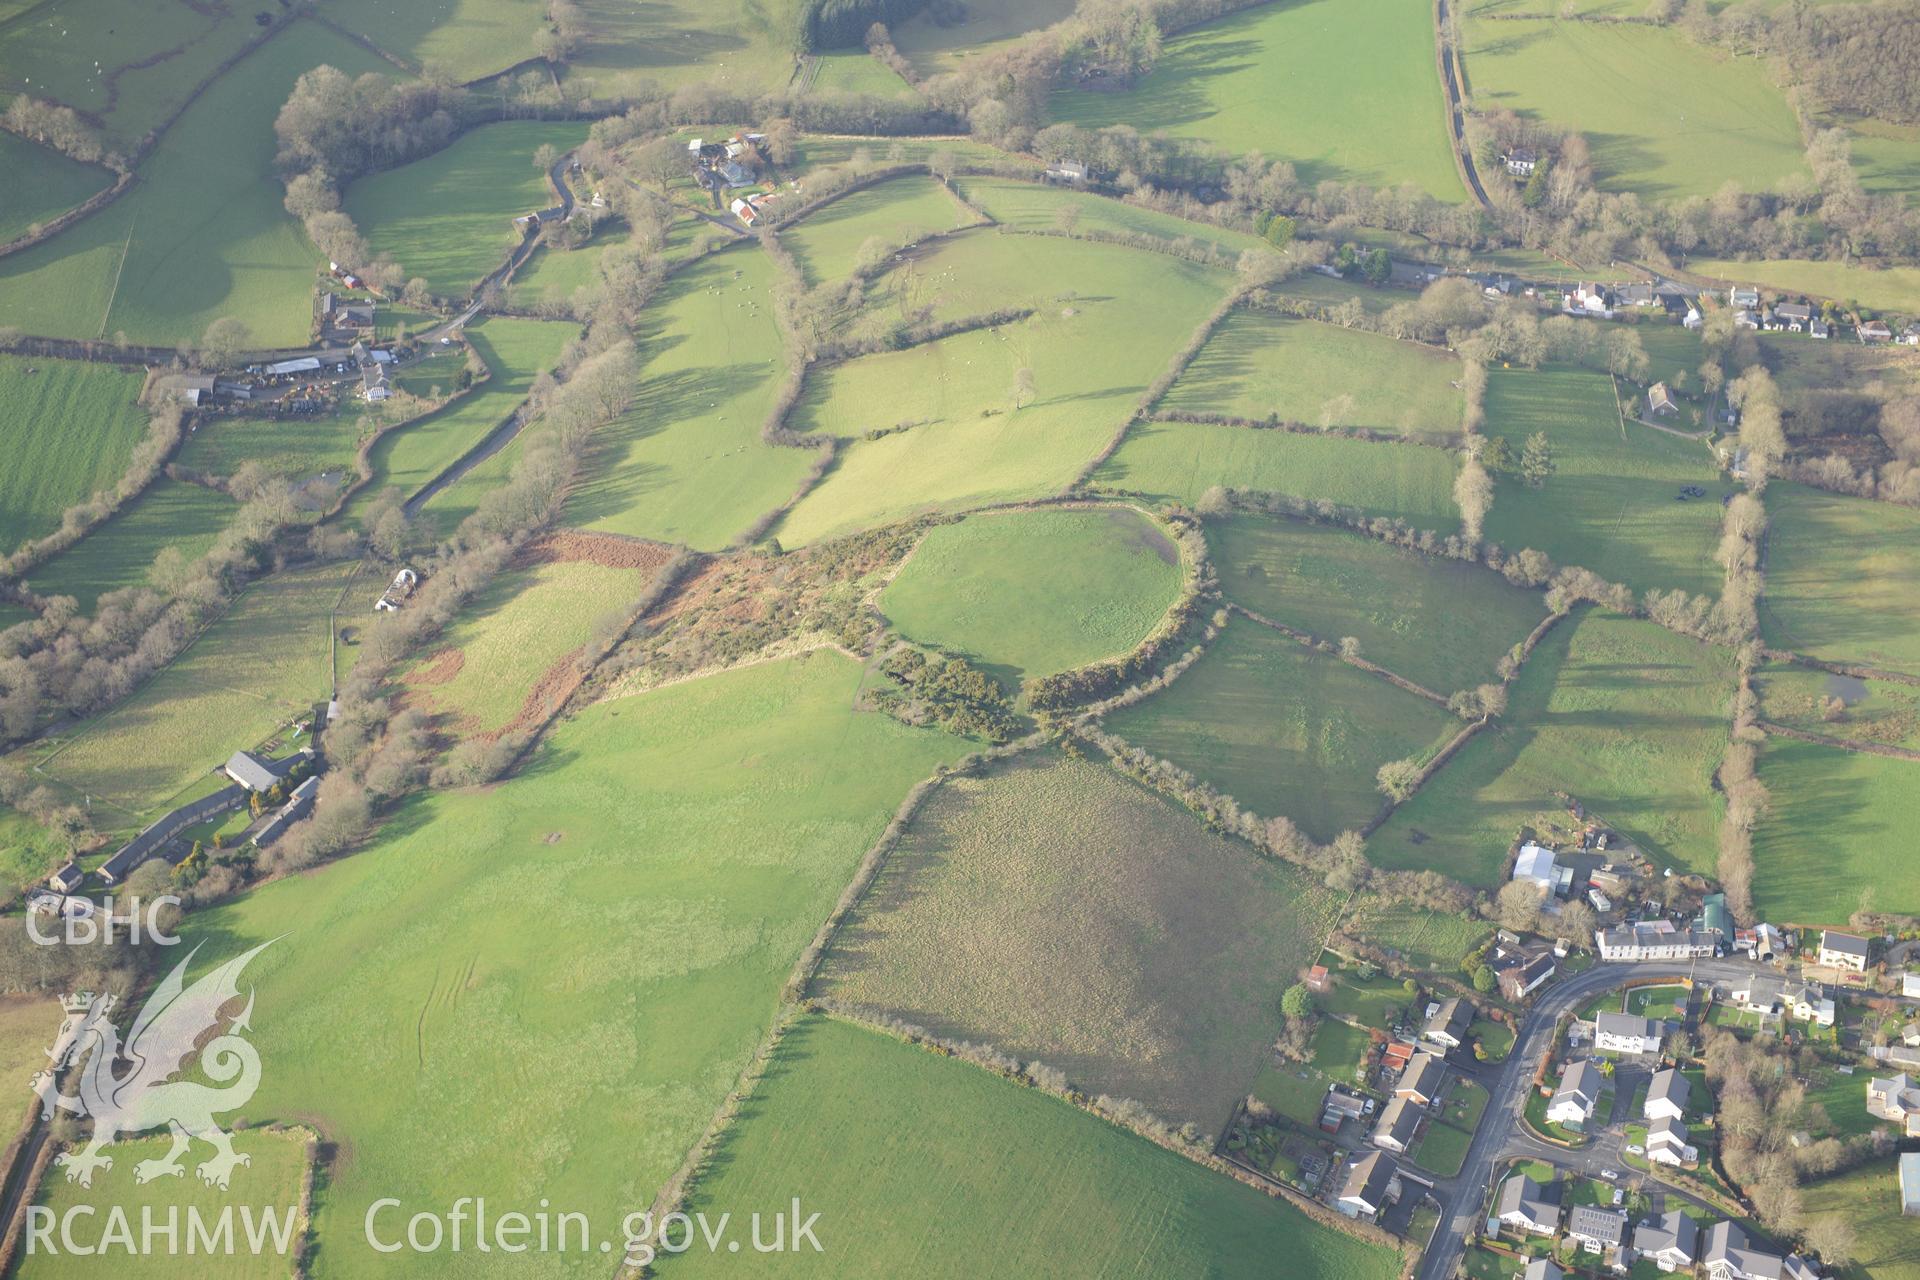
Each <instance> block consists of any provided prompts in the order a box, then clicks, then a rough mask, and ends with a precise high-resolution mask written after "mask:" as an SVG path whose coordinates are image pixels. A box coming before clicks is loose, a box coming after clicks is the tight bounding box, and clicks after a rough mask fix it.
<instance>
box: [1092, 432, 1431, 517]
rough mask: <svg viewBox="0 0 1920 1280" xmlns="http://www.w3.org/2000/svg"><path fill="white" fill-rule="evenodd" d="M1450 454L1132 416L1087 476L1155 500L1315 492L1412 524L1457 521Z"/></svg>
mask: <svg viewBox="0 0 1920 1280" xmlns="http://www.w3.org/2000/svg"><path fill="white" fill-rule="evenodd" d="M1453 475H1454V461H1453V458H1452V456H1451V455H1450V454H1448V453H1447V452H1445V451H1444V450H1441V449H1423V448H1419V447H1416V446H1413V445H1405V444H1392V443H1383V442H1378V441H1369V440H1349V439H1347V438H1345V437H1343V436H1319V435H1300V434H1296V433H1294V432H1291V431H1265V430H1255V429H1251V428H1247V427H1220V426H1210V425H1205V426H1203V425H1200V424H1197V423H1189V422H1140V423H1135V424H1134V425H1133V426H1132V427H1131V428H1129V429H1128V431H1127V438H1126V440H1125V441H1124V442H1123V443H1122V444H1121V446H1120V449H1119V452H1117V453H1115V454H1114V455H1113V457H1112V458H1111V459H1109V460H1108V461H1107V462H1106V464H1105V465H1104V466H1102V467H1101V468H1100V469H1099V470H1098V471H1097V472H1095V473H1094V481H1095V483H1097V484H1100V485H1104V486H1107V487H1109V488H1113V489H1119V490H1123V491H1128V492H1137V493H1143V494H1145V495H1147V496H1148V497H1152V498H1156V499H1163V500H1164V499H1176V500H1178V501H1181V502H1188V503H1191V502H1198V501H1199V500H1200V497H1201V495H1202V494H1204V493H1206V491H1207V490H1208V489H1210V488H1212V487H1213V486H1214V485H1228V486H1231V487H1235V488H1241V489H1258V490H1263V491H1265V492H1268V493H1284V494H1288V495H1290V496H1293V497H1296V498H1309V499H1325V500H1327V501H1329V502H1333V503H1337V504H1339V505H1340V506H1345V507H1357V508H1359V509H1360V510H1362V511H1364V512H1366V513H1367V514H1368V515H1370V516H1400V517H1403V518H1405V519H1406V520H1407V521H1409V522H1410V523H1411V524H1413V525H1414V526H1416V527H1417V528H1421V529H1433V530H1437V531H1438V532H1441V533H1452V532H1454V531H1455V530H1457V529H1458V528H1459V527H1460V514H1459V511H1458V510H1457V509H1456V508H1455V507H1454V505H1453Z"/></svg>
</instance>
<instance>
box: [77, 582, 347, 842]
mask: <svg viewBox="0 0 1920 1280" xmlns="http://www.w3.org/2000/svg"><path fill="white" fill-rule="evenodd" d="M351 572H352V566H351V565H339V564H336V565H328V566H324V567H321V568H315V569H297V570H293V571H290V572H286V573H280V574H276V575H274V576H273V577H270V578H266V579H263V580H261V581H259V582H256V583H254V584H253V585H252V586H250V587H248V588H247V590H246V592H245V593H244V594H243V595H241V597H240V598H239V599H238V600H236V601H235V602H234V604H233V607H232V608H231V609H229V610H228V611H227V612H226V613H225V614H224V615H222V617H221V618H220V620H219V621H217V622H215V623H214V624H213V625H212V626H210V627H208V628H207V630H206V631H205V632H203V633H202V634H201V636H200V638H199V639H197V640H195V641H194V642H193V644H192V645H191V646H190V647H189V648H188V649H187V651H186V652H185V653H183V654H181V655H180V656H179V657H178V658H176V659H174V661H173V663H172V664H171V665H170V666H168V667H166V668H164V669H163V670H162V671H161V672H160V674H159V675H157V676H155V677H154V678H153V679H152V680H151V681H149V682H148V683H147V684H146V685H144V686H142V687H141V689H140V691H139V692H138V693H136V694H134V695H133V696H132V697H131V698H129V699H127V700H126V701H125V702H123V703H121V704H120V705H118V706H116V707H114V708H113V709H112V710H110V711H108V712H107V713H106V714H105V715H102V716H100V717H99V718H98V719H95V720H91V721H89V722H87V723H86V724H85V725H83V726H82V727H81V728H80V729H79V730H78V731H77V732H75V733H73V734H72V735H70V736H68V737H67V738H66V739H64V740H63V741H62V743H61V745H60V746H59V748H58V749H57V750H56V751H55V752H54V753H53V754H52V755H51V756H49V757H43V758H42V760H41V767H42V768H43V769H44V770H45V771H46V772H47V773H48V774H50V775H51V776H52V777H54V778H55V779H57V780H59V781H60V782H63V783H65V784H67V786H69V787H71V788H75V789H77V790H79V791H82V792H84V793H86V794H88V795H91V796H92V797H93V798H94V800H95V801H96V802H104V803H107V804H111V805H113V806H115V807H117V808H118V809H120V810H121V811H122V814H123V815H124V816H135V815H139V816H157V815H155V814H154V813H153V811H154V810H156V809H158V808H159V807H160V805H161V804H162V802H163V801H165V800H167V799H168V798H170V797H172V796H174V795H175V794H176V793H178V792H180V791H181V790H183V789H184V788H186V787H188V786H190V785H191V784H192V783H193V781H194V780H195V779H196V778H200V777H203V776H204V775H205V774H206V773H207V772H208V771H210V770H213V769H217V768H219V767H220V765H221V764H222V763H224V762H225V761H226V758H227V757H228V756H229V755H231V754H233V753H234V752H235V751H239V750H242V749H244V748H250V747H252V746H254V745H255V744H256V743H258V742H260V741H261V740H263V739H265V738H267V737H268V736H269V735H271V734H272V733H273V732H274V730H276V729H278V728H279V727H280V726H282V725H284V724H286V723H287V722H288V721H289V720H291V719H293V718H294V717H296V716H301V715H304V713H306V712H308V711H310V710H312V708H313V707H314V705H315V704H317V703H320V702H324V701H326V698H327V692H328V690H329V689H330V688H331V687H332V682H331V680H330V667H329V656H330V646H329V637H328V627H327V619H328V613H329V611H330V610H331V609H332V608H333V605H334V602H335V601H336V600H337V599H339V597H340V590H341V588H342V587H343V586H345V585H346V582H347V578H348V576H349V575H350V574H351ZM362 586H363V587H364V588H365V589H364V590H363V591H362V593H361V594H362V595H363V596H365V597H366V599H365V600H364V601H359V600H351V599H350V600H349V601H348V603H347V606H346V609H345V612H344V616H345V617H347V618H350V619H358V618H361V617H365V616H368V615H369V614H370V613H371V610H372V604H373V597H374V596H375V595H377V594H378V588H377V587H376V586H374V585H372V584H371V580H364V581H363V582H362ZM356 606H357V607H356ZM362 610H365V611H367V612H366V613H362V612H361V611H362Z"/></svg>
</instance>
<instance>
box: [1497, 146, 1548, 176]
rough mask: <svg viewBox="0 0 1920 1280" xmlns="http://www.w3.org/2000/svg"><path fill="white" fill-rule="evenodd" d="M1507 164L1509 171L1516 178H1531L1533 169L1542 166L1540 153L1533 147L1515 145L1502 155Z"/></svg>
mask: <svg viewBox="0 0 1920 1280" xmlns="http://www.w3.org/2000/svg"><path fill="white" fill-rule="evenodd" d="M1501 160H1502V161H1503V162H1504V163H1505V164H1506V166H1507V172H1508V173H1510V174H1512V175H1513V176H1514V177H1516V178H1531V177H1532V176H1533V171H1534V170H1535V169H1536V168H1538V167H1539V166H1540V153H1539V152H1537V151H1535V150H1534V149H1533V148H1532V147H1515V148H1514V149H1513V150H1511V151H1509V152H1507V154H1506V155H1504V156H1502V157H1501Z"/></svg>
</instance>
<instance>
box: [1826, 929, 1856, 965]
mask: <svg viewBox="0 0 1920 1280" xmlns="http://www.w3.org/2000/svg"><path fill="white" fill-rule="evenodd" d="M1820 949H1821V950H1822V951H1838V952H1839V953H1840V954H1841V955H1847V956H1859V957H1860V958H1861V959H1862V960H1865V959H1866V958H1867V940H1866V939H1865V938H1856V937H1854V936H1853V935H1852V934H1850V933H1834V932H1832V931H1831V930H1829V931H1827V932H1825V933H1822V934H1821V935H1820Z"/></svg>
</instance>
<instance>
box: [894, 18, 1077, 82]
mask: <svg viewBox="0 0 1920 1280" xmlns="http://www.w3.org/2000/svg"><path fill="white" fill-rule="evenodd" d="M1072 12H1073V0H969V3H968V4H967V5H966V6H965V8H964V9H963V10H962V11H961V12H960V15H959V20H958V21H952V20H950V19H948V18H946V17H945V16H944V15H943V16H938V17H936V15H934V14H932V13H929V12H924V11H923V12H921V13H919V14H916V15H915V16H913V17H911V18H907V19H904V20H902V21H900V22H897V23H895V24H894V26H893V42H894V44H895V45H896V46H897V47H898V48H899V50H900V52H902V53H904V54H906V55H907V58H908V60H909V61H911V62H912V63H913V65H914V67H915V68H916V69H917V70H919V71H920V73H921V74H923V75H932V74H934V73H935V72H938V71H951V70H953V69H954V68H955V67H957V66H959V65H960V64H961V63H963V62H964V61H965V60H966V59H967V58H970V57H972V56H974V55H975V54H978V53H988V52H992V51H993V49H994V47H995V46H996V45H1001V44H1004V43H1006V42H1008V41H1010V40H1016V39H1018V38H1019V37H1021V36H1023V35H1025V34H1026V33H1027V32H1029V31H1036V30H1038V29H1039V28H1041V27H1045V26H1049V25H1051V24H1053V23H1055V22H1058V21H1060V20H1061V19H1062V18H1065V17H1067V16H1068V15H1069V14H1071V13H1072Z"/></svg>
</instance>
